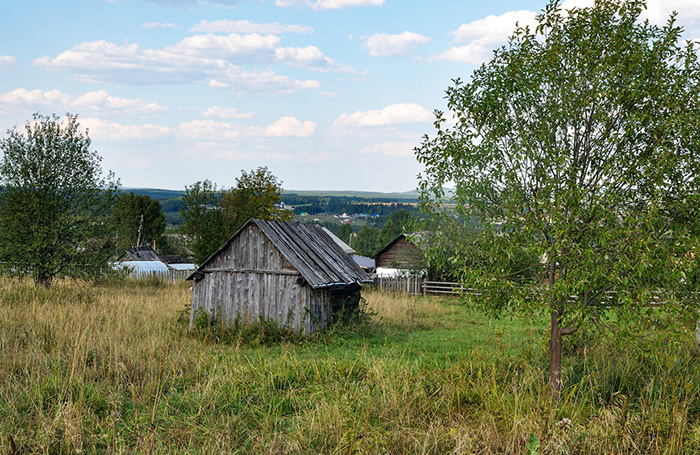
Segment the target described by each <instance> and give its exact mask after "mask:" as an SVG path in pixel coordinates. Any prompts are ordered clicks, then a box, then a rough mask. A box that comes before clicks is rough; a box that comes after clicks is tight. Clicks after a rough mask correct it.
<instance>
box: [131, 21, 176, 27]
mask: <svg viewBox="0 0 700 455" xmlns="http://www.w3.org/2000/svg"><path fill="white" fill-rule="evenodd" d="M141 27H142V28H180V27H179V26H177V25H176V24H173V23H170V22H165V23H164V22H142V23H141Z"/></svg>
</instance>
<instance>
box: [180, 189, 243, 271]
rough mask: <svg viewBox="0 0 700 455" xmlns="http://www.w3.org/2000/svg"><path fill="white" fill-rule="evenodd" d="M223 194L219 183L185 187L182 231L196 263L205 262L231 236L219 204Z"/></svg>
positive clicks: (181, 211)
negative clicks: (217, 186) (219, 189)
mask: <svg viewBox="0 0 700 455" xmlns="http://www.w3.org/2000/svg"><path fill="white" fill-rule="evenodd" d="M220 201H221V192H220V191H218V190H217V189H216V184H215V183H212V182H210V181H209V180H205V181H203V182H196V183H195V184H193V185H192V186H189V187H185V195H184V196H183V197H182V206H181V207H180V213H181V214H182V224H181V225H180V232H181V233H182V234H183V235H184V236H185V238H186V241H187V247H188V248H189V249H190V250H191V251H192V253H194V260H195V262H196V263H197V264H201V263H202V262H204V261H205V260H206V259H207V258H208V257H209V256H211V255H212V254H213V253H214V252H215V251H216V250H217V249H218V248H219V247H220V246H221V245H223V243H224V242H225V241H226V240H227V239H228V238H229V237H230V236H231V233H230V232H231V228H230V226H229V225H228V224H227V223H226V220H225V219H224V216H223V213H222V210H221V207H220V206H219V203H220Z"/></svg>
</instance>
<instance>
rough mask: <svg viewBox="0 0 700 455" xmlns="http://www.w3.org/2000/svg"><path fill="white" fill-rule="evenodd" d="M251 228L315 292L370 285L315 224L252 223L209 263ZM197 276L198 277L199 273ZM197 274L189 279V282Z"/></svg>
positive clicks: (344, 254)
mask: <svg viewBox="0 0 700 455" xmlns="http://www.w3.org/2000/svg"><path fill="white" fill-rule="evenodd" d="M250 224H255V225H256V226H257V227H258V228H260V230H261V231H262V232H263V233H264V234H265V235H266V236H267V238H268V239H270V241H271V242H272V243H273V244H274V245H275V247H277V249H278V250H279V251H280V252H281V253H282V255H283V256H284V257H285V258H286V259H287V260H288V261H289V262H290V263H291V264H292V266H294V268H295V269H297V270H298V271H299V273H300V274H301V276H302V277H304V279H305V280H306V281H307V283H308V284H309V285H310V286H311V287H312V288H314V289H317V288H322V287H331V286H347V285H350V284H361V283H371V282H372V278H371V277H370V276H369V275H367V273H365V271H364V270H362V268H361V267H360V266H359V265H358V264H357V263H356V262H355V261H353V260H352V258H350V256H349V255H348V254H347V253H346V252H345V251H343V249H342V248H341V247H340V245H338V244H337V243H336V242H335V241H334V240H333V239H332V238H331V237H330V236H329V235H328V234H327V233H326V232H325V231H324V230H323V228H322V227H321V226H319V225H316V224H307V223H296V222H285V221H266V220H258V219H251V220H249V221H248V222H247V223H246V224H245V225H244V226H243V227H242V228H241V229H240V230H239V231H238V232H237V233H236V234H234V235H233V237H231V238H230V239H229V240H228V241H227V242H226V244H224V246H222V247H221V248H220V249H219V251H217V252H216V253H214V254H213V255H212V256H211V257H210V258H209V259H207V260H206V261H204V263H203V264H202V265H201V266H199V268H198V269H197V272H199V271H201V270H204V268H205V266H206V265H207V263H208V262H209V261H210V260H211V259H212V258H213V257H215V256H216V255H217V254H218V253H219V252H220V251H222V250H223V249H225V248H226V246H227V245H228V244H229V243H230V242H231V241H232V240H233V239H234V238H236V236H238V234H239V233H240V232H242V231H243V230H244V229H246V228H247V227H248V226H249V225H250ZM197 272H195V274H196V273H197ZM193 276H194V274H193V275H192V276H191V277H190V279H191V278H192V277H193Z"/></svg>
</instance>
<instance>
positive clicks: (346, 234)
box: [336, 223, 355, 245]
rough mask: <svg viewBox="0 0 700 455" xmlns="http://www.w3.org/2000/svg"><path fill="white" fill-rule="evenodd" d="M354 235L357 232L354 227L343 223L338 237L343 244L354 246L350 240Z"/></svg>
mask: <svg viewBox="0 0 700 455" xmlns="http://www.w3.org/2000/svg"><path fill="white" fill-rule="evenodd" d="M354 233H355V231H353V229H352V226H351V225H350V224H346V223H343V224H341V225H340V228H339V229H338V232H337V233H336V235H337V236H338V238H339V239H340V240H342V241H343V242H345V243H347V244H348V245H352V243H353V242H352V241H351V239H350V238H351V237H352V235H353V234H354Z"/></svg>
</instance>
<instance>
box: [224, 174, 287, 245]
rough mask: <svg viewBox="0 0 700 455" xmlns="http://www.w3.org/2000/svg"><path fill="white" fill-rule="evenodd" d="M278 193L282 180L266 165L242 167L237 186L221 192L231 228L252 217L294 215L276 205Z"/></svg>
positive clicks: (279, 218) (225, 216)
mask: <svg viewBox="0 0 700 455" xmlns="http://www.w3.org/2000/svg"><path fill="white" fill-rule="evenodd" d="M281 194H282V182H280V181H278V180H277V177H275V176H274V175H273V174H272V172H270V171H269V170H268V169H267V168H266V167H259V168H257V169H256V170H254V171H250V173H248V172H245V171H241V176H240V177H238V178H236V186H235V187H234V188H231V189H230V190H229V191H225V192H224V193H223V194H222V196H221V201H220V204H221V209H222V211H223V215H224V218H225V219H226V220H227V221H228V222H229V223H230V226H231V229H232V230H233V232H235V231H237V230H238V229H240V228H241V227H243V225H244V224H245V223H246V222H247V221H248V220H249V219H251V218H257V219H262V220H277V221H291V219H292V218H293V217H294V214H293V213H292V212H290V211H288V210H280V209H278V208H276V207H275V204H279V203H280V202H281V199H280V195H281Z"/></svg>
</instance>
